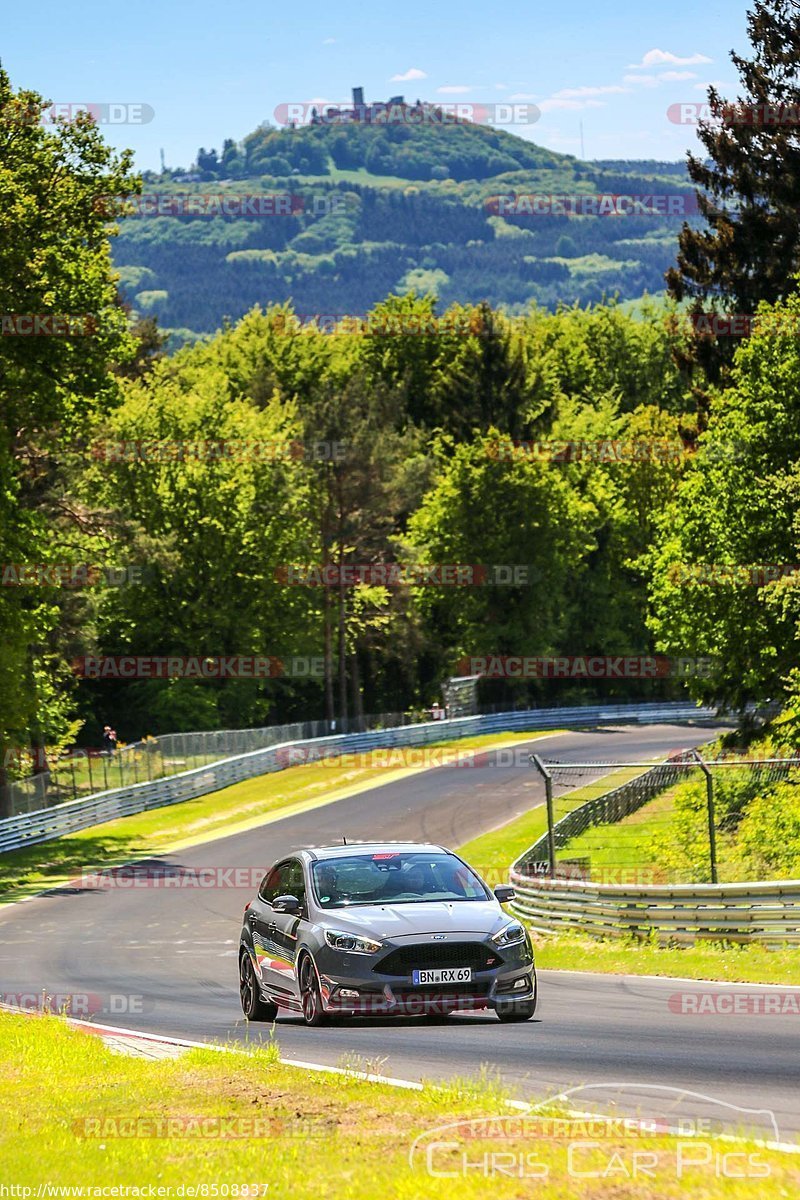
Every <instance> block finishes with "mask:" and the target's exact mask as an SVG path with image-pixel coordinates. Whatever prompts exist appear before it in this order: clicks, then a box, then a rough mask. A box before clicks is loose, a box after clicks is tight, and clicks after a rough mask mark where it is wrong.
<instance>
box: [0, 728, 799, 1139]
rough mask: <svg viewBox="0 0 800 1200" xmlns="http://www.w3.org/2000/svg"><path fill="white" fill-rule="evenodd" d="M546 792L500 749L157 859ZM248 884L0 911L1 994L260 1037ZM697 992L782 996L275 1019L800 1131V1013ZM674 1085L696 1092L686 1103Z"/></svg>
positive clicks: (351, 833)
mask: <svg viewBox="0 0 800 1200" xmlns="http://www.w3.org/2000/svg"><path fill="white" fill-rule="evenodd" d="M709 736H710V733H709V730H708V729H707V728H703V727H700V726H664V725H661V726H649V727H646V726H645V727H642V726H633V727H625V728H614V729H608V728H606V729H602V730H596V731H593V732H582V733H577V732H576V733H567V734H563V735H560V736H558V737H552V738H540V739H537V740H536V741H535V743H531V748H533V747H534V745H535V748H536V750H537V751H538V752H541V753H542V754H543V755H544V756H545V757H551V758H556V757H558V758H564V759H568V760H570V761H581V760H584V761H592V760H596V759H623V760H624V759H637V760H638V759H650V758H652V757H655V756H656V755H658V756H661V755H665V754H666V753H668V752H670V751H672V750H675V749H677V748H679V747H683V746H691V745H697V744H699V743H701V742H703V741H706V740H708V738H709ZM506 757H508V756H506ZM521 757H522V756H519V755H518V756H517V759H519V758H521ZM543 799H544V795H543V787H542V784H541V781H540V780H539V778H538V776H537V773H536V772H535V770H534V769H533V768H532V767H531V766H529V765H527V764H525V765H523V763H521V762H519V761H517V762H516V763H515V764H514V765H502V764H501V765H493V760H492V757H491V756H490V757H489V760H488V762H487V765H485V766H484V767H482V768H476V769H474V770H472V769H465V768H463V767H462V768H458V767H441V768H438V769H435V770H432V771H426V772H424V773H421V774H418V775H415V776H412V777H410V778H407V779H405V780H403V781H400V782H396V783H393V784H387V785H386V786H384V787H378V788H373V789H370V790H369V791H366V792H362V793H361V794H359V795H357V796H354V797H352V798H350V799H346V800H341V801H339V802H338V803H336V804H332V805H329V806H327V807H323V808H317V809H314V810H311V811H309V812H307V813H305V814H299V815H295V816H291V817H286V818H284V819H282V820H279V821H275V822H273V823H271V824H268V825H265V826H263V827H262V828H259V829H255V830H252V831H250V832H248V833H243V834H237V835H235V836H233V837H225V838H220V839H218V840H217V841H214V842H210V843H207V844H205V845H202V846H199V847H196V848H195V849H193V850H186V851H183V852H181V853H180V855H175V856H173V857H169V856H167V857H165V858H163V859H161V860H159V861H160V862H161V863H162V864H164V865H165V866H168V867H169V869H175V870H178V869H180V870H181V871H192V870H197V869H199V868H209V867H214V868H227V867H238V868H241V867H244V868H251V869H252V870H253V872H255V873H258V872H261V871H263V870H265V869H266V867H267V866H269V864H270V863H271V862H273V861H274V860H275V859H276V858H278V857H279V856H281V855H283V854H284V853H286V852H288V851H290V850H292V849H295V848H297V847H300V846H308V845H319V844H325V843H326V842H331V841H339V840H340V839H341V836H342V835H343V834H344V835H347V837H348V839H349V838H353V839H378V840H379V839H381V838H409V839H414V840H420V841H422V840H424V841H432V842H442V843H443V844H444V845H449V846H458V845H459V844H460V843H463V842H465V841H466V840H468V839H469V838H470V837H473V836H475V835H477V834H479V833H482V832H484V831H486V830H488V829H492V828H494V827H495V826H497V825H500V824H502V823H503V822H504V821H507V820H509V819H511V818H512V817H514V816H516V815H517V814H518V813H521V812H523V811H525V810H526V809H528V808H530V807H532V806H533V805H535V804H538V803H541V802H542V801H543ZM150 861H151V862H152V861H153V860H150ZM492 882H496V881H492ZM250 894H251V892H250V889H249V888H247V889H238V888H236V887H227V886H217V887H214V888H197V887H188V888H187V887H182V888H180V889H178V888H154V887H141V888H130V887H127V888H96V887H81V888H76V889H64V890H62V891H60V892H51V893H48V894H47V895H43V896H40V897H36V898H35V899H33V900H31V901H27V902H25V903H22V904H18V905H15V906H11V907H8V908H6V909H3V910H0V931H1V932H2V937H1V938H0V956H1V959H0V961H1V965H0V978H2V980H3V984H2V988H0V990H2V992H4V993H5V994H6V995H8V994H9V993H10V994H12V995H15V994H20V993H35V992H39V991H41V989H42V988H45V989H46V990H47V991H48V992H49V993H51V994H53V993H60V994H64V993H79V994H81V995H88V996H89V1000H88V1001H87V1003H88V1005H89V1007H90V1008H91V1010H92V1011H93V1012H94V1013H95V1019H96V1020H98V1021H99V1022H102V1023H106V1024H110V1025H117V1026H124V1027H128V1028H132V1029H143V1030H147V1031H152V1032H157V1033H162V1034H168V1035H171V1036H177V1037H185V1038H190V1039H193V1040H209V1041H212V1040H213V1041H226V1040H242V1039H245V1038H247V1037H249V1038H250V1040H253V1039H254V1038H264V1039H266V1038H268V1036H269V1027H267V1026H264V1027H261V1026H253V1027H251V1028H250V1030H249V1031H248V1029H247V1027H246V1025H245V1022H244V1020H243V1018H242V1016H241V1010H240V1007H239V997H238V980H237V946H238V939H239V929H240V924H241V915H242V909H243V907H244V904H245V902H246V900H247V899H248V898H249V896H250ZM784 990H785V991H789V990H790V989H784ZM686 991H689V992H705V993H708V992H714V993H716V994H718V995H719V994H730V993H731V992H732V991H733V992H735V993H742V992H746V993H748V994H750V995H759V996H762V995H766V994H770V995H774V994H775V989H766V988H758V987H757V986H754V985H748V984H740V985H737V986H736V987H735V988H731V987H726V986H725V985H714V984H705V983H697V982H695V983H686V982H680V981H677V982H676V981H675V980H656V979H652V978H646V977H636V976H632V975H629V976H603V975H592V974H588V973H587V974H583V973H577V972H576V973H572V972H569V973H567V972H548V971H544V972H541V973H540V1001H539V1009H538V1011H537V1015H536V1018H535V1019H534V1020H533V1021H530V1022H528V1023H526V1024H518V1025H501V1024H500V1023H499V1022H498V1021H497V1019H496V1018H495V1017H494V1015H493V1014H488V1015H480V1014H476V1015H466V1014H465V1015H458V1016H454V1017H452V1018H451V1019H450V1021H449V1022H447V1023H446V1024H444V1025H434V1024H428V1023H426V1022H423V1021H422V1020H419V1019H414V1018H408V1019H391V1018H389V1019H377V1020H376V1019H373V1020H361V1021H352V1022H347V1023H345V1022H343V1023H340V1024H338V1025H335V1026H333V1027H328V1028H322V1029H307V1028H306V1027H305V1026H304V1025H303V1024H302V1021H301V1020H300V1019H299V1018H297V1017H294V1016H292V1017H286V1018H281V1019H280V1020H279V1022H278V1027H277V1039H278V1042H279V1044H280V1047H281V1050H282V1052H283V1054H284V1055H285V1056H287V1057H289V1058H294V1059H304V1060H308V1061H312V1062H320V1063H326V1064H330V1065H341V1063H342V1062H343V1061H347V1062H349V1063H350V1064H356V1065H360V1066H361V1067H362V1068H363V1069H368V1070H378V1069H379V1070H380V1071H381V1072H382V1073H384V1074H386V1075H391V1076H397V1077H401V1078H405V1079H420V1078H428V1079H433V1078H442V1077H451V1076H464V1075H470V1074H473V1073H475V1072H476V1071H477V1070H478V1068H479V1067H480V1065H481V1064H482V1063H488V1064H492V1065H493V1066H494V1067H495V1068H496V1069H497V1071H499V1073H500V1074H501V1075H502V1077H503V1078H504V1079H505V1080H506V1081H507V1082H508V1083H509V1084H511V1085H513V1087H514V1088H515V1090H516V1093H517V1094H518V1095H519V1096H521V1097H524V1098H528V1097H534V1096H535V1097H537V1098H545V1097H547V1096H550V1095H553V1094H556V1093H559V1092H562V1091H564V1090H565V1089H568V1088H575V1087H581V1086H586V1085H591V1090H589V1091H583V1092H578V1093H577V1094H575V1095H574V1096H573V1097H572V1098H571V1099H572V1103H573V1105H574V1106H575V1107H577V1108H582V1109H590V1108H592V1107H594V1106H595V1105H598V1104H599V1105H600V1106H601V1107H608V1105H609V1104H610V1103H611V1102H613V1100H614V1099H615V1098H618V1099H619V1100H620V1107H621V1108H624V1110H625V1111H627V1112H634V1111H641V1112H643V1113H647V1114H649V1115H654V1114H655V1115H659V1116H665V1117H666V1116H669V1115H670V1114H674V1113H681V1114H683V1115H689V1116H692V1117H697V1116H703V1115H704V1116H707V1117H712V1118H714V1117H716V1118H719V1119H721V1118H722V1116H723V1115H724V1117H725V1120H726V1121H727V1122H728V1124H730V1123H731V1122H732V1121H734V1118H736V1117H737V1114H738V1109H740V1108H745V1109H749V1110H766V1111H764V1112H759V1114H757V1115H755V1116H751V1115H747V1116H742V1117H741V1120H742V1121H743V1122H744V1123H745V1124H747V1126H748V1127H752V1126H753V1125H758V1126H759V1127H760V1128H763V1129H765V1130H771V1131H772V1136H775V1134H776V1133H778V1134H779V1135H780V1136H781V1137H782V1138H784V1139H787V1138H789V1137H791V1135H792V1134H794V1133H797V1132H798V1131H800V1053H798V1051H799V1050H800V1038H799V1037H798V1028H800V1015H795V1016H794V1017H792V1016H791V1015H785V1014H784V1015H761V1014H758V1015H755V1014H751V1015H723V1014H716V1015H698V1014H694V1015H687V1014H684V1013H681V1012H680V1011H676V1009H677V1007H678V1006H677V1004H676V1003H675V1001H674V1000H673V1006H672V1007H671V1006H670V1003H669V1001H670V997H675V995H676V993H679V992H686ZM111 997H122V999H117V1000H112V999H111ZM621 1085H622V1086H621ZM672 1089H679V1090H681V1091H688V1092H690V1093H698V1094H699V1095H690V1096H684V1097H683V1098H682V1099H681V1098H680V1097H679V1096H678V1092H677V1091H675V1090H672ZM726 1105H732V1106H738V1107H737V1108H736V1109H733V1108H725V1106H726ZM770 1114H774V1123H773V1121H772V1117H771V1116H770Z"/></svg>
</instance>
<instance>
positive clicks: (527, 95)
mask: <svg viewBox="0 0 800 1200" xmlns="http://www.w3.org/2000/svg"><path fill="white" fill-rule="evenodd" d="M508 98H509V100H518V101H526V100H535V99H536V92H512V94H511V95H510V96H509V97H508Z"/></svg>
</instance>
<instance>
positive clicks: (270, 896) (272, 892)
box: [258, 863, 289, 904]
mask: <svg viewBox="0 0 800 1200" xmlns="http://www.w3.org/2000/svg"><path fill="white" fill-rule="evenodd" d="M288 872H289V863H278V865H277V866H275V867H271V868H270V870H269V871H267V873H266V875H265V876H264V878H263V880H262V882H261V887H260V888H259V889H258V894H259V896H260V897H261V899H262V900H265V901H266V902H267V904H272V901H273V900H274V899H275V897H276V896H285V895H286V891H287V888H286V881H287V876H288Z"/></svg>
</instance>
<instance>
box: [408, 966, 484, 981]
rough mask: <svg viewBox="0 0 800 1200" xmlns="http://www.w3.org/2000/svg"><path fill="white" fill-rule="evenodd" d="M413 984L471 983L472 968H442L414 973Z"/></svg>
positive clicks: (412, 973)
mask: <svg viewBox="0 0 800 1200" xmlns="http://www.w3.org/2000/svg"><path fill="white" fill-rule="evenodd" d="M411 979H412V982H413V983H416V984H423V983H471V982H472V967H442V968H441V970H437V971H412V972H411Z"/></svg>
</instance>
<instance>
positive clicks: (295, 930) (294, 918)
mask: <svg viewBox="0 0 800 1200" xmlns="http://www.w3.org/2000/svg"><path fill="white" fill-rule="evenodd" d="M282 865H284V866H286V867H287V871H286V873H285V874H284V875H282V876H281V879H282V882H283V883H284V885H285V886H284V890H283V891H282V892H279V893H278V895H280V896H296V897H297V899H298V900H299V901H300V911H299V913H282V912H275V911H274V910H273V914H272V925H273V942H274V944H275V947H276V956H275V957H276V959H277V960H278V961H280V962H281V964H282V979H281V983H282V986H283V987H285V988H286V989H288V990H289V992H290V994H291V995H292V996H294V997H295V998H296V999H299V997H300V989H299V986H298V980H297V944H298V939H299V934H300V926H301V922H302V921H303V920H305V919H306V918H307V907H306V882H305V876H304V874H303V864H302V862H301V861H300V859H298V858H293V859H290V860H289V861H288V863H285V864H282Z"/></svg>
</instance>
